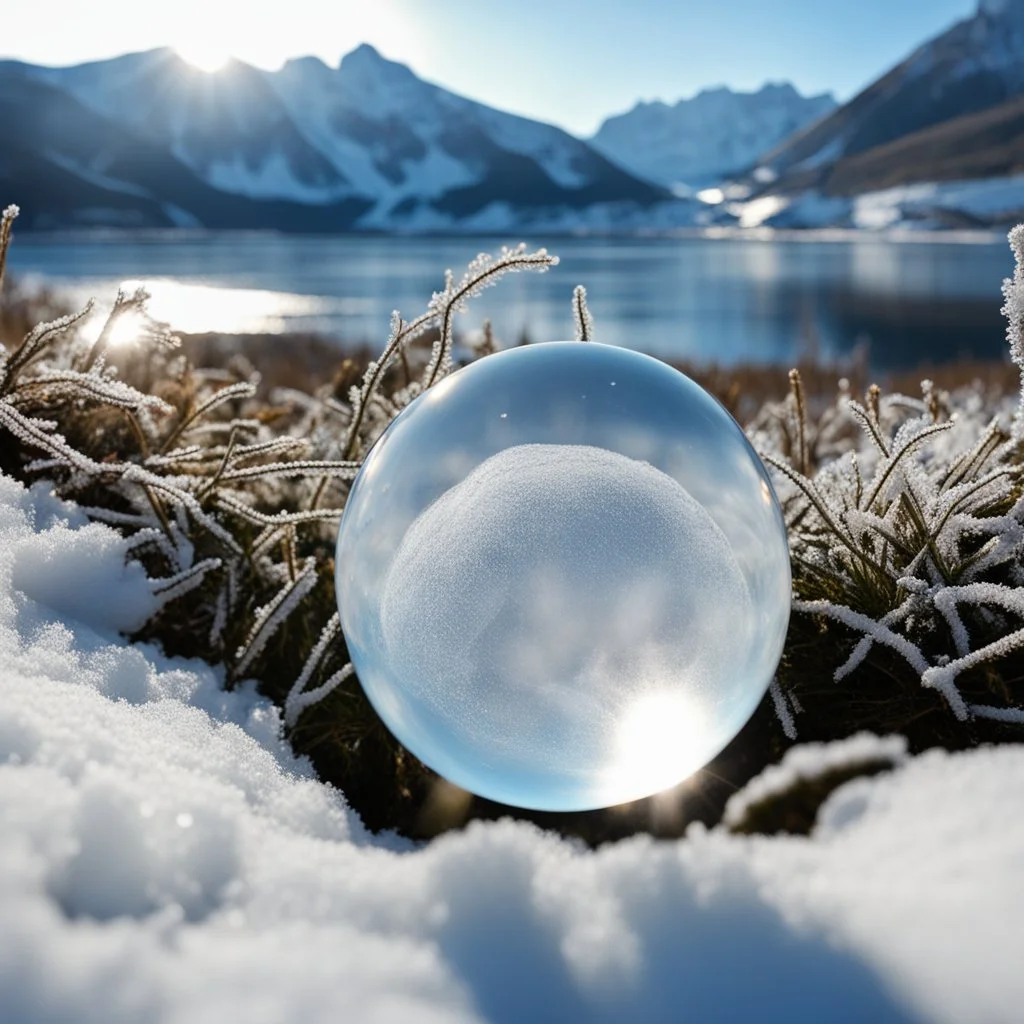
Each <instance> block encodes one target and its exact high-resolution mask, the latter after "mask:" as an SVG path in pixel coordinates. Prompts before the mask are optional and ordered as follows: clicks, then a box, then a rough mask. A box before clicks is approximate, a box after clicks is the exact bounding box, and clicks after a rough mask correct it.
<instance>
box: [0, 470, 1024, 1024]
mask: <svg viewBox="0 0 1024 1024" xmlns="http://www.w3.org/2000/svg"><path fill="white" fill-rule="evenodd" d="M124 550H125V549H124V545H123V543H122V542H121V541H120V540H119V539H118V538H117V537H116V536H115V535H114V534H113V533H112V532H111V531H109V530H107V529H106V528H105V527H102V526H98V525H87V524H86V523H85V522H84V521H83V519H82V518H81V516H80V515H79V514H77V513H76V512H74V511H73V510H71V509H68V508H67V507H64V506H61V505H59V504H58V503H57V502H55V501H54V500H53V499H52V498H50V497H48V496H47V495H46V494H45V493H44V492H43V491H42V490H38V489H37V490H34V491H32V492H26V491H25V490H24V489H23V488H21V487H20V486H19V485H17V484H15V483H13V482H11V481H10V480H8V479H5V478H2V477H0V823H2V826H0V935H2V937H3V938H2V941H0V1007H2V1016H3V1019H4V1020H5V1022H9V1024H22V1022H29V1021H32V1022H36V1021H38V1022H42V1021H58V1020H60V1021H97V1022H100V1021H102V1022H104V1024H106V1022H111V1021H181V1022H185V1021H188V1022H190V1024H191V1022H200V1024H202V1022H206V1021H209V1022H218V1024H221V1022H225V1021H234V1020H245V1021H251V1022H271V1021H288V1022H294V1021H299V1022H304V1021H320V1020H323V1021H332V1022H333V1021H337V1020H353V1021H354V1020H359V1021H377V1022H385V1021H388V1022H390V1021H403V1022H404V1021H428V1022H433V1021H479V1020H490V1021H498V1022H512V1021H526V1020H529V1021H580V1020H598V1021H601V1020H628V1021H645V1022H648V1021H659V1020H679V1019H690V1020H699V1021H712V1020H748V1019H757V1020H785V1021H803V1020H829V1021H865V1020H870V1021H873V1022H877V1021H898V1020H908V1019H918V1018H921V1017H924V1018H926V1019H931V1020H937V1021H979V1020H984V1021H1011V1020H1019V1019H1020V1014H1019V1008H1020V1005H1021V1004H1022V1002H1024V974H1022V972H1021V971H1020V969H1019V965H1020V962H1021V959H1022V956H1024V929H1022V928H1021V924H1020V922H1021V920H1022V915H1024V821H1022V818H1021V815H1020V814H1019V811H1018V809H1019V801H1020V792H1021V788H1022V786H1024V748H1021V747H1003V748H999V749H985V750H979V751H975V752H973V753H970V754H963V755H957V756H949V755H945V754H943V753H934V754H929V755H926V756H924V757H920V758H917V759H914V760H911V761H909V762H908V763H907V764H906V765H905V766H903V767H902V768H900V769H899V770H897V771H895V772H894V773H892V774H889V775H885V776H881V777H878V778H875V779H871V780H858V781H855V782H853V783H850V784H848V785H846V786H843V787H842V788H840V789H839V790H837V791H836V793H835V794H833V796H832V798H831V799H830V801H829V802H828V804H827V805H826V807H825V809H824V811H823V814H822V819H821V822H820V824H819V828H818V830H817V833H816V834H815V836H814V837H812V838H811V839H801V838H795V837H782V838H774V839H767V838H739V837H733V836H729V835H727V834H725V833H724V832H719V831H715V832H706V831H704V830H702V829H696V828H695V829H693V830H691V832H690V834H689V835H688V837H687V839H686V840H685V841H682V842H679V843H659V842H655V841H653V840H651V839H649V838H636V839H633V840H631V841H628V842H624V843H620V844H618V845H616V846H614V847H609V848H606V849H604V850H602V851H600V852H599V853H597V854H592V853H587V852H586V851H584V850H582V849H581V848H579V847H577V846H575V845H573V844H570V843H567V842H564V841H562V840H559V839H557V838H556V837H553V836H550V835H544V834H542V833H540V832H538V831H537V830H536V829H534V828H531V827H529V826H526V825H522V824H513V823H510V822H502V823H498V824H490V825H475V826H473V827H471V828H469V829H467V830H466V831H465V832H462V833H459V834H452V835H449V836H446V837H444V838H442V839H440V840H438V841H436V842H434V843H432V844H431V845H430V846H428V847H426V848H425V849H419V850H412V849H407V848H405V847H404V846H403V844H402V843H400V842H398V841H395V840H394V839H380V838H373V837H370V836H368V835H367V834H366V833H365V831H364V830H363V829H362V827H361V826H360V824H359V822H358V821H357V820H356V818H355V816H354V815H353V814H352V813H351V812H350V811H349V809H348V808H347V807H346V805H345V802H344V800H343V799H342V797H341V796H340V794H338V793H337V792H335V791H333V790H331V789H330V788H329V787H327V786H324V785H322V784H320V783H318V782H316V781H315V780H314V779H313V778H312V777H311V774H310V772H309V770H308V766H307V765H305V764H304V763H303V762H301V761H298V760H296V759H295V758H293V757H292V756H291V755H290V754H289V752H288V750H287V748H286V747H285V746H284V745H283V744H282V743H281V742H280V740H279V737H278V719H277V713H276V711H275V710H274V709H273V708H272V707H270V706H269V705H268V704H266V703H265V702H263V701H262V700H261V699H260V698H258V697H257V696H255V695H254V694H252V693H251V692H236V693H232V694H225V693H223V692H222V691H221V690H220V688H219V679H218V676H217V674H216V673H215V672H214V671H213V670H211V669H209V668H208V667H206V666H203V665H201V664H197V663H186V662H182V661H174V660H170V659H166V658H164V657H163V656H161V655H160V653H159V652H158V651H157V650H155V649H153V648H152V647H146V646H141V645H140V646H134V647H133V646H130V645H128V644H126V643H125V642H124V641H122V640H119V639H117V638H116V637H115V636H114V633H113V630H114V629H117V628H122V629H123V628H129V627H130V626H131V625H132V624H133V623H134V622H135V621H137V616H138V615H141V614H142V613H143V611H144V609H145V603H144V602H145V601H146V600H151V598H149V597H148V590H147V589H146V586H145V581H143V580H141V578H140V576H139V574H138V573H137V571H136V570H134V569H133V568H131V567H127V568H126V567H125V564H124ZM83 588H84V590H83ZM89 588H92V589H91V590H90V589H89ZM79 591H83V592H88V593H90V594H91V595H92V597H91V599H89V600H85V599H83V598H82V593H79Z"/></svg>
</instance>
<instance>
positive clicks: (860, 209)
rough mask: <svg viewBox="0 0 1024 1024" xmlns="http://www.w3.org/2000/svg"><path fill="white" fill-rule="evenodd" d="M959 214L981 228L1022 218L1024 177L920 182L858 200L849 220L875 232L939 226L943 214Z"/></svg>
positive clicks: (875, 193)
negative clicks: (902, 226) (907, 226)
mask: <svg viewBox="0 0 1024 1024" xmlns="http://www.w3.org/2000/svg"><path fill="white" fill-rule="evenodd" d="M950 213H952V214H962V215H966V217H968V218H970V219H973V220H977V221H980V222H982V223H983V224H993V223H994V224H1003V223H1009V222H1011V221H1014V220H1019V219H1020V217H1021V215H1022V214H1024V175H1022V174H1017V175H1011V176H1009V177H1003V178H982V179H978V180H974V181H944V182H922V183H920V184H914V185H902V186H899V187H897V188H890V189H884V190H881V191H878V192H866V193H864V194H863V195H860V196H857V197H856V199H855V200H854V204H853V214H852V219H853V222H854V224H855V225H856V226H857V227H859V228H865V229H868V230H877V229H879V228H887V227H892V226H895V225H897V224H899V223H900V222H905V223H911V224H914V223H916V224H918V225H919V226H922V227H935V226H940V224H941V219H942V217H943V215H944V214H950Z"/></svg>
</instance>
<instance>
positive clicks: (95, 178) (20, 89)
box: [0, 45, 695, 231]
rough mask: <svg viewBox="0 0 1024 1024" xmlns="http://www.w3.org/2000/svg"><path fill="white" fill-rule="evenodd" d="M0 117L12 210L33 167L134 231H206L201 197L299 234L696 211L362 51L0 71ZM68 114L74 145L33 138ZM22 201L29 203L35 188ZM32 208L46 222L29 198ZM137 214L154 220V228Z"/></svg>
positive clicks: (557, 133) (172, 57)
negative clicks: (274, 60) (278, 61)
mask: <svg viewBox="0 0 1024 1024" xmlns="http://www.w3.org/2000/svg"><path fill="white" fill-rule="evenodd" d="M15 93H17V94H18V96H19V99H18V101H17V102H14V103H12V102H7V103H6V104H5V97H6V96H8V95H13V94H15ZM0 116H2V118H3V120H2V122H0V130H4V131H5V134H4V137H5V139H6V140H7V141H8V143H9V144H11V145H13V146H17V147H18V150H19V152H21V153H22V170H21V172H20V173H14V172H13V171H12V170H11V166H12V161H11V160H10V159H8V160H7V161H4V160H3V159H2V158H0V184H3V182H4V178H5V173H6V178H7V180H8V181H10V184H8V185H5V191H7V192H9V193H10V195H11V196H12V198H19V199H20V198H21V197H22V195H23V192H22V191H19V182H20V181H21V179H24V178H25V177H26V175H29V165H32V166H35V165H37V164H39V163H40V161H41V162H42V164H43V165H45V168H44V169H45V170H46V173H50V167H51V165H56V167H57V168H59V169H60V171H61V172H62V173H63V175H64V176H65V178H66V176H67V175H74V176H76V177H77V178H78V179H79V184H80V183H81V182H84V183H86V184H88V185H89V186H91V188H92V189H93V190H95V189H97V188H99V189H105V190H106V191H107V192H110V193H115V194H117V195H118V196H119V197H120V198H119V200H118V204H117V205H119V206H124V205H125V204H126V202H127V200H125V198H124V197H125V196H126V195H130V196H132V197H133V198H134V200H137V201H136V202H134V204H133V203H128V205H129V206H131V207H132V216H133V217H135V218H136V219H140V220H141V221H142V222H145V223H154V222H161V217H163V218H167V217H169V218H170V219H171V220H172V221H173V222H186V221H189V220H191V221H192V222H195V223H198V224H201V225H204V226H215V225H222V224H223V223H224V221H225V213H224V211H216V210H214V211H213V212H212V213H211V211H210V206H211V205H212V206H216V205H217V204H216V203H214V202H212V200H211V196H217V195H220V196H223V197H224V198H225V209H226V210H228V211H231V216H230V217H228V218H227V219H230V220H231V221H232V222H233V223H234V222H235V221H238V222H240V223H241V224H242V226H251V227H268V226H273V227H283V228H285V229H288V228H289V227H293V228H294V229H295V230H303V231H308V230H318V229H319V230H328V231H334V230H345V229H349V228H352V229H356V230H488V229H504V228H511V227H524V226H530V227H546V228H549V229H550V228H567V229H577V228H588V227H589V228H604V229H614V228H615V227H617V226H620V227H621V226H624V227H630V226H641V225H648V224H650V223H657V224H667V225H673V224H686V223H690V222H692V219H693V216H694V210H695V205H694V204H688V203H681V202H679V201H677V200H675V199H673V197H672V196H671V194H670V193H669V192H668V191H667V190H664V189H662V188H660V187H659V186H657V185H654V184H652V183H650V182H647V181H643V180H640V179H639V178H637V177H636V176H634V175H632V174H630V173H628V172H627V171H626V170H623V169H622V168H621V167H619V166H618V165H617V164H615V163H613V162H611V161H609V160H608V159H607V158H605V157H604V156H602V155H601V154H600V153H598V152H597V151H596V150H594V149H593V148H592V147H591V146H589V145H588V144H587V143H586V142H583V141H580V140H579V139H575V138H573V137H572V136H571V135H568V134H567V133H566V132H564V131H562V130H561V129H559V128H555V127H553V126H551V125H546V124H541V123H539V122H536V121H531V120H529V119H527V118H522V117H516V116H513V115H511V114H506V113H502V112H500V111H497V110H493V109H491V108H489V107H486V106H483V105H482V104H479V103H475V102H473V101H471V100H468V99H465V98H463V97H461V96H457V95H455V94H453V93H450V92H447V91H446V90H444V89H441V88H439V87H437V86H434V85H430V84H428V83H426V82H424V81H422V80H420V79H419V78H417V77H416V75H415V74H414V73H413V72H412V71H410V70H409V69H408V68H407V67H405V66H403V65H401V64H397V63H395V62H392V61H389V60H386V59H384V58H383V57H381V56H380V54H378V53H377V51H376V50H374V49H373V48H372V47H370V46H367V45H363V46H360V47H358V48H357V49H356V50H354V51H352V52H351V53H349V54H348V55H346V56H345V57H344V58H343V60H342V61H341V63H340V66H339V67H337V68H330V67H328V66H327V65H325V64H323V63H322V62H321V61H319V60H318V59H316V58H308V57H307V58H303V59H300V60H294V61H290V62H289V63H288V64H286V65H285V66H284V67H283V68H282V69H281V70H280V71H277V72H265V71H260V70H258V69H256V68H253V67H250V66H248V65H246V64H244V63H241V62H239V61H233V62H231V63H230V64H229V65H228V66H226V67H225V68H224V69H223V70H221V71H220V72H217V73H214V74H207V73H204V72H201V71H198V70H196V69H195V68H193V67H191V66H190V65H188V64H187V63H185V62H184V61H183V60H182V59H181V58H180V57H179V56H178V55H177V54H176V53H174V51H172V50H169V49H160V50H153V51H149V52H147V53H139V54H129V55H126V56H124V57H119V58H116V59H113V60H107V61H100V62H95V63H91V64H84V65H79V66H77V67H70V68H40V67H35V66H32V65H27V64H21V63H18V62H13V61H9V62H4V63H0ZM76 116H81V117H82V120H83V123H84V124H88V125H90V128H89V130H88V131H77V130H74V131H72V132H71V133H70V135H68V134H65V135H64V136H59V137H58V136H55V135H53V134H52V133H50V132H47V131H45V130H41V129H40V126H45V125H46V124H47V123H51V122H52V121H53V120H54V119H55V118H56V119H57V120H60V121H61V122H62V123H63V124H66V125H71V126H73V125H74V123H75V121H76ZM7 129H9V134H7V132H6V130H7ZM100 140H106V141H105V142H103V143H102V144H101V142H100ZM132 153H138V154H145V157H144V158H142V157H140V159H142V162H143V163H144V164H145V165H146V167H145V169H142V168H140V167H139V166H137V164H138V160H135V161H134V162H133V160H132V159H131V154H132ZM160 154H162V161H161V156H160ZM161 162H162V164H163V166H164V167H165V168H166V170H167V174H168V175H169V176H170V178H171V179H173V185H174V187H172V188H171V192H168V191H167V189H166V188H165V185H164V182H163V174H162V171H161V166H160V165H161ZM5 167H6V168H7V170H6V172H5ZM39 170H40V168H39V167H37V168H36V171H35V172H33V173H32V175H30V177H31V176H34V177H36V178H37V179H38V172H39ZM12 177H13V180H11V179H12ZM45 177H46V174H44V178H45ZM186 179H187V187H186V184H185V180H186ZM65 184H66V182H65ZM22 187H23V188H24V189H26V190H28V191H33V194H36V193H38V192H39V187H38V180H36V182H35V183H34V184H29V183H24V184H23V185H22ZM204 190H205V191H204ZM171 193H173V194H171ZM207 193H209V195H207ZM51 198H52V200H53V202H52V203H51V204H50V205H51V206H53V205H56V206H60V202H61V198H60V197H58V196H53V197H51ZM83 202H84V200H83ZM88 203H89V205H88V206H87V207H86V208H84V209H83V210H80V211H79V213H78V214H75V213H74V211H66V212H67V213H68V217H63V218H62V217H57V218H56V220H57V221H61V220H62V219H63V220H65V221H66V220H67V219H69V218H70V220H71V221H72V222H75V221H76V220H77V221H78V222H81V221H82V220H89V219H93V220H95V219H96V216H95V215H96V212H97V210H100V211H102V210H103V209H105V207H104V203H103V199H102V196H100V195H98V194H91V195H90V197H89V199H88ZM197 204H198V206H197ZM22 205H23V206H25V205H26V204H25V202H24V201H22ZM40 205H41V206H42V207H43V209H44V212H47V213H52V210H48V208H47V200H46V197H45V196H40ZM64 205H65V206H67V204H66V203H65V204H64ZM153 207H156V208H159V209H161V210H163V211H164V212H163V214H162V215H161V217H157V218H156V220H155V221H154V216H153V209H152V208H153ZM321 213H322V214H323V217H322V223H317V217H318V215H319V214H321ZM103 216H105V214H104V215H102V216H100V218H99V219H103ZM118 216H120V215H118ZM51 219H53V218H51ZM114 219H115V220H116V219H117V218H116V217H115V218H114Z"/></svg>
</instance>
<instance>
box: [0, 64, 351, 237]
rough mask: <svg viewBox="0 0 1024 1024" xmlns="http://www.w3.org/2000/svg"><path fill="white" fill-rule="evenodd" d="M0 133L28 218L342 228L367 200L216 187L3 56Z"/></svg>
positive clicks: (6, 186)
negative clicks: (271, 196) (294, 197)
mask: <svg viewBox="0 0 1024 1024" xmlns="http://www.w3.org/2000/svg"><path fill="white" fill-rule="evenodd" d="M0 138H3V140H4V146H3V149H2V150H0V186H2V188H3V192H4V194H5V195H7V196H9V197H10V198H11V199H12V200H13V199H17V201H18V202H19V204H20V205H21V206H22V208H23V218H24V219H23V223H25V224H26V226H28V227H33V226H34V227H65V226H69V225H77V224H115V225H116V224H120V225H123V226H147V227H149V226H153V227H166V226H190V227H195V226H204V227H210V228H246V227H267V228H276V229H279V230H292V231H331V230H334V231H341V230H345V229H346V228H349V227H351V226H352V224H353V223H354V221H355V220H356V218H357V217H358V216H359V215H360V214H361V213H363V212H364V211H365V210H366V208H367V203H366V201H365V200H364V201H362V202H360V201H359V200H357V199H347V200H342V201H339V202H335V203H331V204H329V205H323V206H318V207H312V206H309V205H303V204H300V203H294V202H286V201H280V200H274V201H267V200H264V201H260V200H252V199H249V198H247V197H245V196H237V195H231V194H228V193H225V192H222V191H220V190H218V189H215V188H213V187H211V186H210V185H208V184H207V183H206V182H204V181H203V180H202V179H201V178H199V177H198V176H197V175H196V174H195V173H193V171H192V170H191V169H190V168H188V167H186V166H185V165H184V164H183V163H181V161H179V160H178V159H177V158H176V157H175V156H174V155H173V154H171V153H169V152H168V151H167V150H166V149H164V148H163V147H161V146H159V145H157V144H155V143H152V142H150V141H148V140H146V139H143V138H140V137H139V136H137V135H135V134H134V133H132V132H131V131H129V130H127V129H125V128H123V127H122V126H120V125H117V124H115V123H113V122H111V121H110V120H108V119H107V118H104V117H102V116H101V115H99V114H96V113H94V112H93V111H91V110H89V109H87V108H86V107H84V106H83V105H82V104H80V103H79V102H78V101H77V100H75V99H74V98H73V97H71V96H69V95H67V93H65V92H64V91H63V90H61V89H59V88H56V87H55V86H52V85H49V84H47V83H46V82H44V81H40V80H38V79H37V78H36V77H35V76H34V75H33V74H32V72H31V69H29V70H28V71H26V69H25V67H24V66H20V65H17V64H13V63H7V64H4V65H0Z"/></svg>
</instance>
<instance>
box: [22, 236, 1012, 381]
mask: <svg viewBox="0 0 1024 1024" xmlns="http://www.w3.org/2000/svg"><path fill="white" fill-rule="evenodd" d="M504 241H507V240H505V239H481V238H441V239H432V238H393V237H308V236H281V235H274V234H264V233H253V234H250V233H239V234H232V233H196V234H181V235H168V234H162V233H153V234H142V235H118V234H99V235H89V234H77V235H65V236H56V235H26V234H22V235H19V236H18V238H17V239H16V242H15V245H14V246H13V249H12V251H11V258H10V268H11V271H12V273H14V274H16V275H21V276H22V277H23V278H25V277H27V278H29V279H32V280H39V281H43V282H46V283H49V284H51V285H55V286H59V287H62V288H66V289H68V290H69V291H70V292H71V293H72V294H73V295H74V297H75V298H76V299H78V298H84V297H85V296H87V295H89V294H96V295H98V296H100V297H103V296H111V295H112V292H113V290H114V289H115V288H116V286H117V284H118V283H120V282H122V281H126V280H130V281H141V282H143V283H145V284H146V285H147V287H149V289H150V290H151V292H152V294H153V303H152V308H153V312H154V314H155V315H157V316H158V317H160V318H162V319H167V320H169V321H170V322H171V323H172V326H174V327H175V328H176V329H177V330H180V331H184V332H202V331H223V332H230V333H278V332H281V331H315V332H318V333H324V334H328V335H331V336H333V337H336V338H338V339H339V341H341V342H342V343H344V344H357V343H362V342H368V343H370V344H371V345H373V346H374V347H377V346H379V345H381V344H382V343H383V341H384V339H385V337H386V335H387V329H388V320H389V317H390V314H391V310H392V309H395V308H397V309H399V310H400V311H401V313H402V314H403V316H405V317H406V318H412V317H414V316H416V315H417V314H419V313H420V312H422V310H423V308H424V306H425V303H426V302H427V301H428V300H429V298H430V295H431V293H432V292H433V291H434V290H435V289H438V288H440V287H441V285H442V277H443V273H444V270H445V268H446V267H451V268H452V269H453V270H454V271H455V272H456V274H457V275H458V274H459V273H461V270H462V268H463V267H464V266H465V265H466V263H467V262H468V261H469V260H470V259H472V258H473V256H475V255H476V253H478V252H481V251H488V252H495V251H497V250H498V249H499V248H500V246H501V244H502V242H504ZM526 241H527V242H528V244H530V245H531V248H532V247H533V246H534V244H537V245H539V244H547V246H548V248H549V249H550V250H551V251H552V252H554V253H557V254H558V255H559V256H560V257H561V264H560V265H559V266H558V267H557V268H555V269H554V270H552V271H550V272H549V273H547V274H544V275H535V274H515V275H510V276H508V277H506V278H504V279H503V280H501V281H500V282H499V283H498V284H497V285H496V286H495V287H494V288H491V289H488V290H487V291H486V292H484V293H483V294H482V295H481V296H480V297H479V298H477V299H476V300H474V301H473V302H472V303H471V304H470V308H469V311H468V313H467V314H466V315H465V316H464V317H463V320H462V326H463V328H464V329H474V328H477V327H479V324H480V322H481V320H482V318H483V317H485V316H486V317H489V318H490V319H491V320H492V322H493V324H494V328H495V332H496V334H497V336H498V338H499V339H500V340H501V341H503V342H504V343H506V344H509V343H513V342H515V341H518V340H520V338H522V337H523V336H524V335H527V336H528V337H529V338H530V339H531V340H534V341H541V340H556V339H560V338H566V337H571V336H572V316H571V307H570V297H571V294H572V289H573V287H574V286H575V285H576V284H584V285H586V287H587V289H588V293H589V300H590V308H591V312H592V313H593V315H594V319H595V322H596V340H598V341H604V342H608V343H610V344H615V345H626V346H629V347H631V348H636V349H639V350H641V351H644V352H649V353H652V354H655V355H661V356H666V357H670V358H685V359H690V360H695V361H698V362H702V363H703V362H718V363H723V364H730V363H736V362H740V361H752V362H759V363H788V362H790V361H792V360H793V359H794V358H795V357H797V356H798V355H800V354H807V353H812V352H817V353H820V355H821V356H822V357H824V358H828V359H839V358H843V357H845V356H848V355H849V354H850V353H851V352H852V351H853V350H854V349H855V348H856V347H857V346H867V347H868V355H869V359H870V362H871V364H872V366H873V367H874V368H875V369H878V370H884V369H896V368H902V367H908V366H913V365H916V364H918V363H921V362H932V363H938V362H943V361H948V360H951V359H955V358H957V357H958V356H962V355H966V356H976V357H994V358H999V357H1001V356H1002V355H1003V354H1004V352H1005V348H1006V345H1005V338H1004V332H1005V328H1004V324H1003V320H1002V317H1001V316H1000V313H999V308H1000V305H1001V295H1000V287H1001V283H1002V279H1003V278H1004V277H1006V276H1008V275H1009V274H1011V273H1012V270H1013V260H1012V257H1011V254H1010V251H1009V248H1008V246H1007V244H1006V242H1005V240H1004V239H1002V238H999V237H986V238H974V239H973V240H972V241H970V242H963V241H960V242H952V241H946V240H937V239H928V240H925V241H917V240H900V241H893V240H887V239H884V238H880V237H877V236H874V237H872V236H859V237H844V238H839V239H830V240H822V239H820V238H813V239H812V238H808V239H793V238H757V239H748V238H743V239H739V238H715V239H712V238H701V237H693V238H681V239H615V240H610V239H583V238H567V239H550V240H530V239H526Z"/></svg>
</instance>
